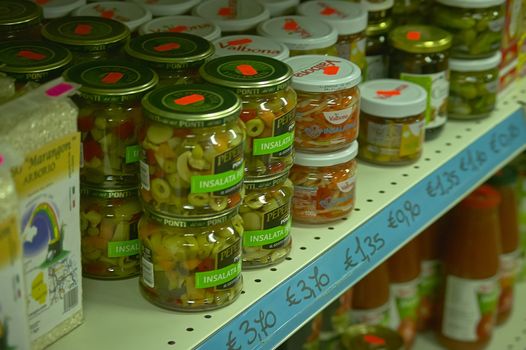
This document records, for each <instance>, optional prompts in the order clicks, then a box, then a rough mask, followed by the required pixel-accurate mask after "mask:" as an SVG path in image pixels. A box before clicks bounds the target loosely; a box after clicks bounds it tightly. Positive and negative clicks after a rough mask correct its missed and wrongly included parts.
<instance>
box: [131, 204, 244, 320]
mask: <svg viewBox="0 0 526 350" xmlns="http://www.w3.org/2000/svg"><path fill="white" fill-rule="evenodd" d="M242 234H243V221H242V219H241V218H240V217H239V215H238V214H237V209H234V210H231V211H230V212H226V213H224V214H221V215H218V216H213V217H208V218H206V219H202V220H195V219H188V218H172V217H166V216H160V215H158V214H154V213H151V212H149V211H148V210H147V211H146V212H145V214H144V216H143V218H142V219H141V221H140V222H139V239H140V242H141V246H140V251H141V253H140V254H141V278H140V287H141V292H142V294H143V296H144V297H145V298H146V299H147V300H149V301H150V302H152V303H153V304H155V305H158V306H160V307H163V308H166V309H171V310H178V311H201V310H211V309H217V308H219V307H223V306H226V305H228V304H230V303H232V302H233V301H234V300H235V299H236V298H237V297H238V296H239V295H240V294H241V290H242V284H243V281H242V276H241V264H242V263H241V236H242Z"/></svg>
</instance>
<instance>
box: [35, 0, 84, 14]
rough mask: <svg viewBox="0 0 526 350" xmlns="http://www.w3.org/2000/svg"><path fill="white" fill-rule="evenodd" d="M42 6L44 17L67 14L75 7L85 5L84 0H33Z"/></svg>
mask: <svg viewBox="0 0 526 350" xmlns="http://www.w3.org/2000/svg"><path fill="white" fill-rule="evenodd" d="M33 2H34V3H36V4H38V5H39V6H40V7H42V10H43V12H44V18H59V17H64V16H67V15H69V13H70V12H72V11H73V10H75V9H76V8H79V7H81V6H82V5H86V0H47V1H39V0H33Z"/></svg>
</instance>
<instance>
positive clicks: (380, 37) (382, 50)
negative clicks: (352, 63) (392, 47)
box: [365, 19, 393, 80]
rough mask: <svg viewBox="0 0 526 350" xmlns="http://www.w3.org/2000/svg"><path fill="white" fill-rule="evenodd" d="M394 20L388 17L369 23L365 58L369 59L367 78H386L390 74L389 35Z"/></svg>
mask: <svg viewBox="0 0 526 350" xmlns="http://www.w3.org/2000/svg"><path fill="white" fill-rule="evenodd" d="M392 25H393V22H392V21H391V20H390V19H387V20H386V21H384V22H378V23H374V24H369V25H368V26H367V29H366V31H365V33H366V34H367V45H366V50H365V54H366V57H365V59H366V60H367V76H366V79H367V80H375V79H384V78H387V77H388V75H389V42H388V40H387V36H388V34H389V31H390V30H391V27H392Z"/></svg>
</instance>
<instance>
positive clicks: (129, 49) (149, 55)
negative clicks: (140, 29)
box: [124, 33, 214, 86]
mask: <svg viewBox="0 0 526 350" xmlns="http://www.w3.org/2000/svg"><path fill="white" fill-rule="evenodd" d="M124 50H125V51H126V53H127V54H128V56H130V57H132V58H133V59H135V60H136V61H138V63H141V64H144V65H147V66H148V67H150V68H152V69H153V70H155V71H156V72H157V74H158V75H159V86H167V85H177V84H186V83H198V82H199V80H200V79H199V72H198V70H199V67H200V66H201V65H202V64H203V63H204V62H205V61H206V60H207V59H208V58H210V57H211V56H212V55H213V54H214V46H213V45H212V43H210V42H209V41H208V40H206V39H203V38H201V37H199V36H197V35H192V34H186V33H152V34H146V35H141V36H138V37H136V38H133V39H132V40H131V41H130V42H129V43H128V44H127V45H126V47H125V49H124Z"/></svg>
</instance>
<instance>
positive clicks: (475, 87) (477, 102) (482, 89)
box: [448, 52, 501, 119]
mask: <svg viewBox="0 0 526 350" xmlns="http://www.w3.org/2000/svg"><path fill="white" fill-rule="evenodd" d="M500 61H501V55H500V52H497V53H496V54H494V55H493V56H492V57H489V58H482V59H479V60H457V59H451V60H449V68H450V69H451V76H450V77H451V85H450V86H449V103H448V115H449V117H450V118H453V119H478V118H483V117H487V116H488V115H490V113H491V112H492V111H493V110H494V109H495V105H496V103H497V90H498V87H499V64H500Z"/></svg>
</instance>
